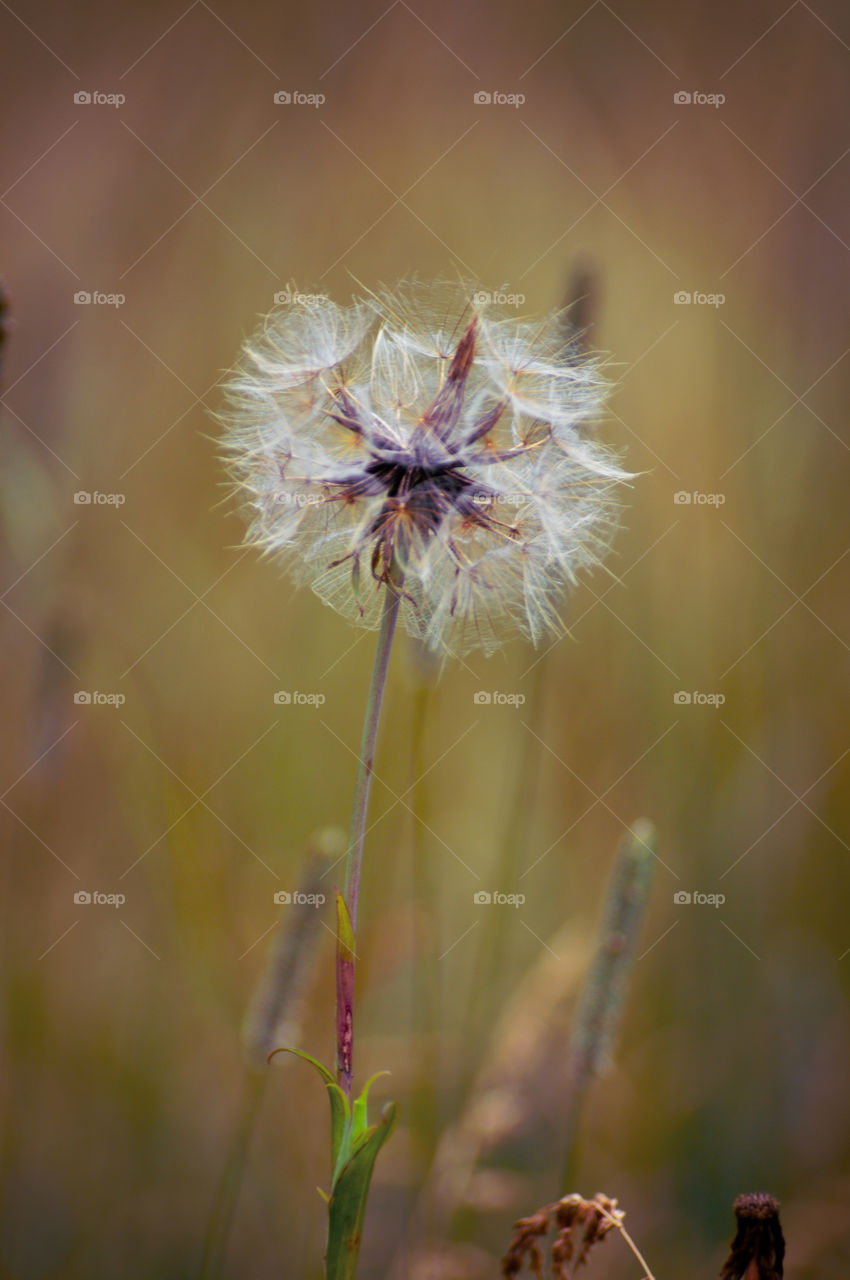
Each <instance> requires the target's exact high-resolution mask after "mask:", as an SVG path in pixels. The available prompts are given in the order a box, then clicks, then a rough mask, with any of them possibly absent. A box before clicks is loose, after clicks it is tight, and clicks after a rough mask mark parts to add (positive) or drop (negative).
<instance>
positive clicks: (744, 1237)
mask: <svg viewBox="0 0 850 1280" xmlns="http://www.w3.org/2000/svg"><path fill="white" fill-rule="evenodd" d="M732 1208H733V1210H734V1213H735V1220H736V1223H737V1231H736V1232H735V1238H734V1240H733V1241H732V1244H731V1246H730V1250H729V1257H728V1258H727V1259H726V1261H725V1263H724V1264H723V1269H722V1271H721V1272H720V1276H721V1280H782V1275H783V1267H784V1261H785V1237H784V1235H783V1234H782V1226H781V1224H780V1221H779V1201H778V1200H775V1199H774V1198H773V1196H771V1195H768V1194H767V1192H764V1191H753V1192H748V1193H746V1194H745V1195H742V1196H738V1198H737V1200H736V1201H735V1203H734V1204H733V1206H732Z"/></svg>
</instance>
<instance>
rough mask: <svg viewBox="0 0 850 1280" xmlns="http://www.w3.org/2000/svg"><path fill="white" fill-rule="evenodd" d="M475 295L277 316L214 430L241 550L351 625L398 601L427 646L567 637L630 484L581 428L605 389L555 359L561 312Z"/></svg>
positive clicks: (584, 364)
mask: <svg viewBox="0 0 850 1280" xmlns="http://www.w3.org/2000/svg"><path fill="white" fill-rule="evenodd" d="M471 296H472V294H471V292H466V291H464V290H463V289H462V288H461V287H459V286H443V285H435V286H430V287H427V288H426V287H423V286H418V285H416V284H415V283H414V284H405V285H402V286H400V287H399V288H398V289H397V290H395V291H393V292H392V293H389V292H387V293H385V294H382V295H374V296H372V297H369V298H367V299H362V300H358V301H355V302H354V303H353V304H352V305H351V306H348V307H342V306H338V305H336V304H335V303H333V302H332V301H330V300H329V299H324V298H320V297H315V296H312V295H311V296H309V297H308V299H307V300H306V301H305V302H303V303H300V304H297V305H293V304H289V305H287V306H285V307H283V308H280V309H278V310H275V311H274V312H272V313H271V314H270V315H269V316H268V317H267V318H266V320H265V321H264V322H263V324H262V325H261V326H260V329H259V330H258V332H257V333H256V334H255V335H254V337H253V338H252V339H250V340H249V341H248V342H247V343H246V345H245V348H244V351H243V356H242V359H241V362H240V364H239V367H238V368H237V370H236V371H235V373H234V374H233V376H232V378H231V380H230V381H229V383H228V384H227V388H226V391H227V408H226V410H225V412H224V413H223V414H222V415H221V417H222V420H223V421H224V423H225V427H226V432H225V436H224V441H223V445H224V451H225V454H226V457H227V459H228V462H229V466H230V470H231V473H232V475H233V477H234V479H235V481H236V483H237V486H238V488H239V489H240V491H241V493H242V495H243V497H244V499H245V501H246V504H247V507H248V510H249V519H250V529H249V533H248V541H250V542H253V543H255V544H256V545H258V546H259V547H260V548H261V549H262V550H263V551H265V552H267V553H273V554H275V555H279V556H280V557H282V558H283V560H284V561H285V562H286V564H287V565H288V567H289V569H290V571H291V572H292V573H293V575H294V576H295V578H296V580H297V581H299V582H301V583H308V584H309V585H311V586H312V588H313V589H314V591H316V593H317V594H318V595H319V596H320V597H321V598H322V599H323V600H325V601H326V602H327V603H328V604H330V605H332V606H333V607H334V608H335V609H337V610H338V611H339V612H340V613H342V614H344V615H345V616H347V617H348V618H350V619H351V620H352V621H354V622H356V623H358V624H361V625H364V626H368V627H374V626H376V625H377V622H378V619H379V617H380V612H381V603H382V599H383V596H384V594H385V593H386V592H387V591H389V590H398V591H399V592H400V593H401V596H402V600H401V613H400V616H401V619H402V621H403V623H404V625H405V627H406V629H407V630H408V632H409V633H410V634H411V635H414V636H416V637H418V638H419V639H421V640H422V641H424V642H425V644H426V645H427V646H428V647H430V648H432V649H434V650H448V651H450V652H463V651H465V650H468V649H471V648H475V647H481V648H483V649H484V650H485V651H486V652H488V653H489V652H491V651H492V650H494V649H495V648H497V647H498V646H499V645H500V644H501V643H502V641H503V640H504V638H505V637H506V636H507V635H508V634H509V633H510V632H511V631H512V630H519V631H521V632H522V633H524V634H525V635H527V636H528V637H530V638H531V639H532V640H533V641H534V642H535V643H537V642H538V641H540V640H541V639H542V638H543V637H544V636H545V635H546V634H548V633H552V632H557V631H559V630H562V629H563V626H562V623H561V621H560V616H559V609H560V607H561V606H562V604H563V599H564V591H565V588H567V587H568V586H570V585H571V584H573V583H575V581H576V579H577V576H578V574H579V573H580V572H581V571H583V570H586V569H590V568H592V567H593V566H594V565H596V564H598V563H600V562H601V560H602V559H603V557H604V555H605V553H606V552H607V550H608V546H609V543H610V539H611V535H612V532H613V530H614V528H615V527H616V511H617V505H618V503H617V488H618V486H620V485H621V484H622V483H623V482H624V481H625V480H628V479H629V476H628V474H627V473H626V472H624V471H623V470H621V468H620V466H619V464H618V461H617V459H616V457H615V456H614V455H613V454H612V453H611V452H610V450H607V449H606V448H605V447H603V446H602V445H601V444H600V443H599V442H598V440H597V439H596V438H595V436H594V435H593V434H592V430H591V428H592V426H593V424H594V422H595V420H596V419H597V418H598V417H599V414H600V410H601V406H602V403H603V399H604V392H605V386H606V384H605V382H604V380H603V378H602V376H601V374H600V371H599V368H598V365H597V364H596V363H595V362H594V361H592V360H590V359H586V358H577V357H576V355H575V353H574V352H573V353H571V354H567V350H566V346H565V338H564V329H563V325H562V322H561V317H559V315H558V313H553V314H551V315H550V316H548V317H546V318H544V319H543V320H542V321H539V322H537V323H534V322H529V321H525V320H519V319H517V318H515V317H512V316H509V315H506V314H504V313H503V312H500V310H499V308H498V307H491V306H489V305H488V306H479V305H475V306H473V305H472V303H471V302H470V297H471ZM475 299H476V304H477V303H478V301H479V299H480V295H479V294H476V295H475Z"/></svg>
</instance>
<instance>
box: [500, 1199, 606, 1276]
mask: <svg viewBox="0 0 850 1280" xmlns="http://www.w3.org/2000/svg"><path fill="white" fill-rule="evenodd" d="M624 1217H625V1213H624V1212H623V1210H622V1209H618V1208H617V1201H616V1200H611V1199H610V1198H609V1197H608V1196H606V1195H604V1194H603V1193H602V1192H601V1191H599V1192H597V1194H596V1195H595V1196H594V1197H593V1199H592V1200H584V1199H583V1198H582V1197H581V1196H579V1195H570V1196H564V1198H563V1200H556V1201H555V1203H554V1204H548V1205H545V1206H544V1207H543V1208H542V1209H538V1211H537V1212H536V1213H533V1214H532V1215H531V1217H529V1218H520V1220H519V1222H516V1223H514V1237H513V1239H512V1240H511V1243H510V1247H509V1249H508V1252H507V1253H506V1254H505V1256H504V1258H503V1259H502V1275H503V1276H504V1277H506V1280H510V1277H512V1276H517V1275H519V1274H520V1272H521V1271H522V1268H523V1267H524V1266H527V1267H528V1269H529V1271H530V1272H531V1274H532V1275H533V1276H536V1277H537V1280H543V1277H544V1275H545V1274H546V1270H545V1268H546V1259H545V1256H544V1251H543V1243H544V1241H545V1238H546V1237H547V1236H549V1235H550V1234H551V1233H552V1232H553V1231H554V1232H555V1238H554V1240H553V1241H552V1245H551V1249H550V1258H551V1263H550V1268H549V1272H548V1274H549V1275H551V1276H554V1277H555V1280H571V1278H572V1277H573V1276H574V1275H575V1273H576V1271H578V1269H579V1267H581V1266H582V1265H583V1264H584V1263H586V1262H587V1260H588V1257H589V1255H590V1251H591V1249H592V1248H593V1246H594V1245H596V1244H598V1243H599V1242H600V1241H601V1240H604V1238H605V1236H606V1235H607V1234H608V1232H609V1231H611V1230H613V1229H614V1228H615V1227H619V1226H620V1224H621V1223H622V1221H623V1218H624Z"/></svg>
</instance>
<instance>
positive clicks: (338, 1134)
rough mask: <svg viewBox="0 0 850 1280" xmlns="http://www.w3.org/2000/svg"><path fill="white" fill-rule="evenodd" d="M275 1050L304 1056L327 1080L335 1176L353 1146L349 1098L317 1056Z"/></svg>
mask: <svg viewBox="0 0 850 1280" xmlns="http://www.w3.org/2000/svg"><path fill="white" fill-rule="evenodd" d="M275 1052H276V1053H294V1054H295V1056H296V1058H303V1059H304V1061H305V1062H309V1063H310V1065H311V1066H312V1067H315V1068H316V1070H317V1071H318V1073H319V1075H320V1076H321V1077H322V1079H323V1080H324V1082H325V1088H326V1089H327V1091H328V1097H329V1098H330V1101H331V1169H332V1170H333V1171H334V1176H335V1175H336V1168H337V1165H338V1164H340V1163H341V1162H342V1163H344V1162H345V1160H347V1159H348V1155H349V1149H350V1147H351V1138H350V1130H351V1108H350V1106H349V1103H348V1098H346V1096H345V1094H344V1093H343V1091H342V1089H340V1087H339V1085H338V1084H337V1082H336V1080H334V1078H333V1075H332V1073H331V1072H330V1071H329V1070H328V1068H327V1067H326V1066H324V1065H323V1064H322V1063H321V1062H319V1061H318V1059H317V1058H313V1057H311V1056H310V1054H309V1053H305V1052H304V1051H303V1049H289V1048H284V1049H276V1050H275ZM373 1079H374V1077H373ZM340 1156H342V1161H340ZM323 1194H324V1193H323Z"/></svg>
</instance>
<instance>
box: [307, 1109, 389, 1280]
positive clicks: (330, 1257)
mask: <svg viewBox="0 0 850 1280" xmlns="http://www.w3.org/2000/svg"><path fill="white" fill-rule="evenodd" d="M367 1087H368V1086H367ZM364 1092H365V1091H364ZM398 1116H399V1108H398V1105H397V1104H396V1103H395V1102H391V1103H389V1104H388V1105H387V1106H386V1107H385V1108H384V1113H383V1115H382V1117H381V1120H380V1122H379V1123H378V1124H376V1125H374V1126H373V1127H372V1128H371V1129H366V1130H365V1131H364V1132H363V1133H362V1134H361V1135H360V1139H359V1141H358V1142H357V1144H356V1146H355V1148H354V1150H353V1152H352V1155H351V1158H350V1159H349V1160H348V1162H347V1163H346V1164H345V1165H344V1167H343V1168H342V1169H341V1170H340V1173H339V1176H338V1177H337V1179H336V1182H335V1184H334V1189H333V1194H332V1195H331V1201H330V1205H329V1207H328V1248H327V1254H326V1256H325V1264H326V1268H327V1271H326V1274H327V1280H354V1277H355V1276H356V1274H357V1261H358V1258H359V1257H360V1242H361V1239H362V1236H363V1223H364V1221H365V1218H366V1202H367V1200H368V1198H369V1185H370V1183H371V1181H372V1172H373V1170H374V1168H375V1160H376V1159H377V1157H378V1152H379V1151H380V1149H381V1147H382V1146H383V1145H384V1143H385V1142H386V1140H387V1138H389V1136H390V1134H391V1133H392V1131H393V1129H394V1128H395V1126H396V1122H397V1121H398Z"/></svg>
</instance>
